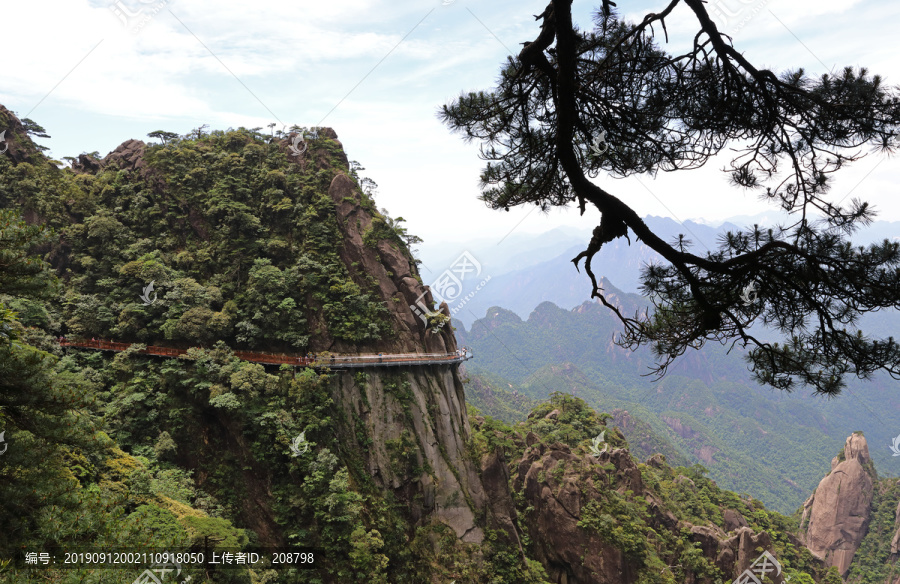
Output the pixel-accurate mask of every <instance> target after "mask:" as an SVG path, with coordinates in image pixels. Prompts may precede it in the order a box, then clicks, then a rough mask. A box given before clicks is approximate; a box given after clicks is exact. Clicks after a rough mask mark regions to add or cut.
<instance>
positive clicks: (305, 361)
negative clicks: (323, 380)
mask: <svg viewBox="0 0 900 584" xmlns="http://www.w3.org/2000/svg"><path fill="white" fill-rule="evenodd" d="M59 344H60V346H62V347H74V348H76V349H91V350H94V351H116V352H118V351H124V350H125V349H127V348H129V347H130V346H131V345H132V344H133V343H117V342H114V341H94V340H90V341H89V340H83V339H78V340H69V339H64V340H62V341H60V343H59ZM139 352H140V353H141V354H145V355H156V356H159V357H179V356H181V355H185V354H187V352H188V350H187V349H173V348H170V347H157V346H155V345H148V346H147V348H146V349H143V350H141V351H139ZM234 356H235V357H237V358H238V359H242V360H244V361H252V362H254V363H263V364H265V365H292V366H294V367H311V368H313V369H360V368H364V367H400V366H403V365H453V364H458V363H462V362H463V361H467V360H469V359H471V358H472V357H473V354H472V350H471V349H465V348H464V349H462V350H460V351H459V352H457V353H399V354H391V355H333V356H330V357H313V358H309V357H292V356H290V355H284V354H281V355H276V354H275V353H262V352H259V351H234Z"/></svg>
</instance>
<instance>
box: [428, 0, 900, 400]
mask: <svg viewBox="0 0 900 584" xmlns="http://www.w3.org/2000/svg"><path fill="white" fill-rule="evenodd" d="M571 5H572V0H554V1H552V2H550V4H548V6H547V8H546V10H545V11H544V12H543V13H542V14H540V15H538V16H536V19H537V20H540V21H542V25H541V30H540V33H539V34H538V36H537V38H536V39H535V40H534V41H533V42H527V43H524V45H525V46H524V48H523V49H522V51H521V52H520V53H519V55H518V56H517V58H516V59H512V58H510V59H509V60H508V62H507V63H506V65H505V66H504V67H503V69H502V72H501V77H500V81H499V86H498V87H497V88H496V89H495V90H493V91H491V92H483V91H482V92H472V93H468V94H464V95H461V96H460V97H459V98H458V99H457V100H455V101H454V102H453V103H451V104H450V105H446V106H444V107H443V108H442V110H441V112H440V117H441V119H442V120H443V121H444V123H446V124H447V125H448V126H449V127H450V128H451V129H452V130H454V131H458V132H461V133H463V134H464V135H465V138H466V139H467V140H472V139H478V140H481V141H483V145H482V148H481V156H482V158H483V159H485V160H487V161H488V164H487V166H486V168H485V169H484V171H483V173H482V176H481V181H482V188H483V189H484V190H483V196H482V198H483V200H484V201H485V202H487V203H488V204H489V205H490V206H491V207H493V208H495V209H499V208H505V209H507V210H508V209H509V207H511V206H514V205H522V204H528V203H532V204H537V205H539V206H541V208H542V209H543V210H547V209H549V208H550V207H551V206H566V205H568V204H570V203H574V202H577V203H578V205H579V207H580V210H581V212H582V214H584V213H585V211H586V208H587V205H588V203H590V204H591V205H592V206H594V207H595V208H596V209H597V210H598V211H600V214H601V218H600V221H599V225H598V226H597V227H596V228H595V230H594V233H593V237H592V238H591V240H590V242H589V243H588V245H587V249H586V250H585V251H583V252H582V253H580V254H579V255H578V256H577V257H576V258H574V259H573V262H574V263H575V265H576V268H577V267H578V265H579V262H580V261H581V260H582V259H584V260H585V270H586V271H587V273H588V275H589V276H590V278H591V281H592V282H593V290H592V296H593V297H596V298H598V299H599V300H600V302H602V303H603V304H604V305H606V306H608V307H609V308H610V309H612V310H613V311H615V313H616V315H617V316H618V317H619V319H620V320H621V321H622V323H623V324H624V329H625V332H624V334H623V335H622V336H621V337H620V338H619V340H618V342H619V343H620V344H622V345H624V346H627V347H631V348H636V347H638V346H640V345H644V344H650V345H651V346H652V347H653V349H654V351H655V353H656V354H657V356H658V357H659V362H658V365H657V368H656V372H657V373H658V374H659V375H662V374H664V373H665V371H666V369H667V367H668V365H669V364H670V363H671V362H672V361H673V360H674V359H675V358H677V357H678V356H680V355H682V354H683V353H684V352H685V351H686V350H687V349H688V348H700V347H701V346H703V344H704V343H705V342H706V341H710V340H715V341H719V342H721V343H728V344H730V345H731V346H734V345H735V344H737V343H740V344H742V345H743V346H744V347H750V351H749V352H748V354H747V356H748V359H749V361H750V364H751V369H752V371H753V372H754V374H755V376H756V378H757V379H758V380H759V381H760V382H762V383H767V384H770V385H772V386H774V387H776V388H781V389H791V388H793V387H795V385H796V383H797V381H799V382H800V383H803V384H807V385H809V386H811V387H813V388H814V389H815V390H816V391H817V392H820V393H825V394H832V395H833V394H837V393H839V392H840V390H841V388H842V387H843V386H844V377H845V376H846V375H847V374H853V375H856V376H858V377H860V378H863V379H866V378H869V377H870V376H871V375H872V374H873V373H875V372H877V371H879V370H883V371H886V372H888V373H889V374H890V375H891V376H892V377H894V378H895V379H900V346H898V344H897V343H896V342H895V341H894V339H893V338H888V339H886V340H885V339H875V338H870V337H868V336H866V335H864V334H863V332H861V331H859V330H858V325H857V323H858V319H859V317H860V316H861V315H862V314H865V313H869V312H875V311H878V310H882V309H887V308H896V307H898V306H900V286H898V283H900V269H898V266H900V244H897V243H892V242H889V241H887V240H885V241H884V242H883V243H880V244H875V245H871V246H869V247H868V248H857V249H854V248H853V247H852V244H851V242H850V237H851V235H852V234H853V233H854V232H855V231H856V230H857V229H858V228H859V227H861V226H864V225H866V224H868V223H869V222H871V220H872V217H873V216H874V211H873V209H872V208H871V207H870V206H869V205H868V204H867V203H865V202H862V201H859V200H855V199H853V200H851V202H850V203H849V204H847V205H844V206H842V205H841V204H840V201H838V202H835V201H834V200H833V198H832V197H830V196H829V189H830V187H831V183H832V180H833V179H832V177H833V174H834V173H835V172H836V171H837V170H839V169H840V168H841V167H842V166H844V165H845V164H847V163H848V162H853V161H855V160H857V159H859V158H860V157H861V156H863V155H864V154H862V150H863V149H864V148H869V149H871V150H873V151H879V150H880V151H885V152H891V151H892V150H893V148H894V146H895V144H896V139H897V138H896V133H897V125H898V121H900V101H898V95H900V94H898V92H897V90H896V89H894V88H888V87H886V86H885V85H884V84H883V82H882V79H881V77H879V76H877V75H870V74H869V72H868V71H867V70H866V69H859V70H853V69H852V68H849V67H848V68H846V69H845V70H843V71H842V72H841V73H840V74H838V75H832V74H825V75H822V76H821V77H819V78H812V77H810V76H808V75H806V74H805V73H804V71H803V70H802V69H798V70H794V71H785V72H782V73H780V74H776V73H775V72H772V71H769V70H766V69H760V68H757V67H755V66H754V65H753V64H752V63H750V62H749V61H747V59H745V58H744V56H743V55H742V54H741V53H740V52H739V51H738V50H737V49H736V48H735V47H734V46H733V43H732V39H731V38H730V37H729V36H728V35H726V34H724V33H723V32H721V31H720V30H719V29H718V28H717V26H716V24H715V23H714V22H713V20H712V19H711V18H710V16H709V13H708V12H707V7H706V5H705V4H704V2H703V1H702V0H671V1H670V2H669V3H668V5H666V6H665V8H664V9H663V10H662V11H661V12H658V13H650V14H647V15H646V16H645V17H644V19H643V20H642V21H641V22H640V23H638V24H632V23H626V22H624V21H622V20H620V19H619V18H618V17H617V15H616V13H615V10H614V9H613V6H615V3H613V2H609V1H608V0H606V1H604V3H603V6H602V8H601V10H600V11H599V12H598V13H597V14H596V16H595V25H596V26H595V29H594V30H593V31H592V32H587V31H580V30H578V29H577V28H576V26H575V25H574V24H573V22H572V14H571ZM676 10H685V11H690V12H692V13H693V15H694V16H695V17H696V20H697V24H698V29H697V33H696V36H695V37H694V39H693V45H692V49H691V50H689V51H687V52H686V53H685V54H680V55H670V54H668V53H667V52H666V51H665V50H663V49H662V48H660V47H659V46H658V44H657V43H656V39H655V35H656V34H657V33H658V32H660V31H661V32H662V33H663V34H664V36H665V39H666V41H668V31H667V30H666V23H665V21H666V19H667V18H669V17H670V16H671V15H672V14H673V12H674V11H676ZM656 26H658V27H659V29H657V28H655V27H656ZM598 138H602V139H603V140H604V141H605V142H606V143H607V145H616V146H611V147H609V148H608V149H606V150H605V151H601V150H600V149H599V148H597V147H596V146H597V145H598V142H597V139H598ZM592 146H593V148H592ZM726 148H730V149H734V150H735V151H736V152H737V155H736V156H735V157H734V158H733V159H732V160H731V162H730V164H729V167H728V168H726V169H725V170H726V172H729V173H730V178H731V182H732V183H733V185H734V186H737V187H744V188H749V189H760V190H762V189H765V192H764V194H763V197H764V198H767V199H768V200H769V201H771V202H772V203H774V204H778V205H780V207H781V208H782V209H784V210H785V211H787V212H788V213H789V215H790V217H791V218H792V219H791V221H789V223H790V224H788V225H779V226H777V227H776V228H773V229H767V230H762V229H759V228H757V227H754V228H753V229H750V230H747V231H740V232H737V233H729V234H728V235H727V236H726V237H725V238H724V239H723V241H721V242H720V245H719V247H718V249H717V250H715V251H712V252H709V253H707V254H705V255H698V254H695V253H693V252H692V251H691V250H690V246H689V242H687V241H686V240H684V239H681V240H679V241H676V242H672V243H668V242H666V241H663V240H662V239H661V238H660V237H659V236H657V235H656V234H655V233H654V232H653V231H652V230H650V229H649V228H648V227H647V225H646V224H645V223H644V222H643V221H642V220H641V218H640V217H639V216H638V214H637V213H636V212H635V211H634V210H633V209H632V208H631V207H630V206H629V204H628V202H627V201H626V200H624V199H623V198H622V197H619V196H616V194H615V193H614V192H613V191H612V189H610V188H608V186H607V185H605V184H603V182H600V181H598V182H597V183H595V182H592V181H591V180H590V179H591V178H595V177H597V176H598V174H599V173H600V172H601V171H603V172H605V173H608V174H609V175H610V176H613V177H625V176H629V175H634V174H641V173H648V174H650V175H651V176H655V175H656V173H658V172H659V171H660V170H662V171H675V170H687V169H695V168H699V167H701V166H703V165H704V164H706V163H707V162H708V161H709V160H710V159H711V158H713V157H714V156H716V155H718V154H719V153H721V152H722V151H723V150H724V149H726ZM598 154H601V155H598ZM691 196H696V193H691ZM701 196H702V194H701ZM629 230H631V232H632V233H633V234H634V235H636V236H637V238H638V239H640V240H641V241H643V242H644V243H645V244H646V245H647V246H649V247H650V248H651V249H653V250H654V251H656V252H657V253H659V254H660V255H661V256H662V257H663V258H664V260H666V262H667V263H665V264H662V265H651V266H647V267H646V268H645V269H644V272H643V274H642V284H643V285H642V289H643V292H645V293H646V294H647V295H648V296H649V297H650V299H651V300H652V302H653V304H654V306H655V310H654V311H653V312H652V313H651V312H645V313H643V314H636V315H635V316H634V317H629V316H627V315H624V314H622V313H621V312H620V311H619V309H618V308H617V307H616V306H614V305H613V304H612V303H610V302H608V301H607V299H606V298H604V296H603V294H602V290H601V289H600V287H599V286H598V284H597V279H596V278H595V276H594V272H593V270H592V266H591V259H592V258H593V257H594V255H595V254H596V253H597V252H598V251H599V250H600V248H601V247H602V246H603V245H604V244H605V243H608V242H610V241H612V240H614V239H616V238H619V237H626V238H628V237H629V235H628V231H629ZM629 242H630V238H629ZM749 290H754V291H755V292H756V293H757V294H758V295H757V297H756V299H754V298H753V297H752V295H748V294H747V292H746V291H749ZM742 294H744V298H743V299H742ZM748 299H749V300H751V301H749V302H748V301H747V300H748ZM754 300H755V301H754ZM753 324H762V325H765V326H766V327H771V328H775V329H777V330H779V331H781V332H782V333H783V334H785V335H786V336H787V339H786V340H785V342H783V343H773V342H769V341H767V340H765V339H763V338H760V336H759V334H758V333H754V332H753V331H751V330H750V329H751V326H752V325H753Z"/></svg>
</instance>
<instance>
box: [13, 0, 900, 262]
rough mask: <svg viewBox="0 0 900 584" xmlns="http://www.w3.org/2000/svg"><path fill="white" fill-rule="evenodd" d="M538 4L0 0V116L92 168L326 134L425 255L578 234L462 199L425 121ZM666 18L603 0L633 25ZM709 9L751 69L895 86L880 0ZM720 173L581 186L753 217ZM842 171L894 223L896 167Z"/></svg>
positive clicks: (505, 0) (476, 166)
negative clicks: (187, 147)
mask: <svg viewBox="0 0 900 584" xmlns="http://www.w3.org/2000/svg"><path fill="white" fill-rule="evenodd" d="M546 3H547V2H546V0H526V1H523V0H490V1H487V0H449V1H448V0H391V1H386V0H384V1H382V0H331V1H329V2H320V1H318V0H315V1H307V0H301V1H294V2H285V1H284V0H255V1H254V2H246V1H243V0H240V1H239V0H216V1H212V0H190V1H188V0H170V1H168V2H167V1H166V0H117V1H115V2H110V1H109V0H101V1H96V0H90V1H88V0H46V1H45V0H28V1H18V2H16V1H12V0H5V1H4V2H3V14H4V17H5V18H4V20H5V22H7V23H8V24H9V26H6V27H5V30H4V38H5V42H4V45H5V47H6V50H5V51H4V59H3V61H4V64H3V67H2V69H0V103H3V104H4V105H6V106H7V107H8V108H10V109H11V110H13V111H15V112H17V114H18V115H19V116H20V117H30V118H32V119H33V120H35V121H36V122H38V123H39V124H41V125H43V126H44V127H45V128H46V129H47V131H48V133H49V134H50V135H51V136H52V139H48V140H40V141H39V142H40V143H42V144H44V145H46V146H48V147H50V154H51V155H52V156H54V157H56V158H61V157H63V156H74V155H77V154H79V153H81V152H90V151H93V150H97V151H99V152H100V153H101V155H105V154H106V153H107V152H109V151H110V150H112V149H113V148H115V147H116V146H117V145H118V144H120V143H121V142H123V141H124V140H126V139H129V138H138V139H143V140H146V141H149V139H148V138H147V137H146V134H147V133H148V132H151V131H153V130H159V129H162V130H167V131H173V132H177V133H179V134H184V133H187V132H189V131H190V130H191V129H193V128H196V127H198V126H200V125H201V124H209V125H210V126H211V127H212V128H214V129H226V128H228V127H234V128H237V127H239V126H246V127H256V126H262V127H264V128H265V126H266V125H267V124H269V123H271V122H276V123H278V124H279V127H281V125H282V124H285V125H287V126H290V125H292V124H298V125H301V126H316V125H319V126H330V127H333V128H334V129H335V131H336V132H337V134H338V136H339V139H340V140H341V142H343V144H344V148H345V150H346V152H347V155H348V157H349V158H350V159H351V160H357V161H359V162H360V163H361V164H362V165H363V166H364V167H365V168H366V170H365V171H364V172H363V173H362V174H363V175H366V176H369V177H371V178H372V179H373V180H375V181H376V182H377V183H378V184H379V187H380V188H379V193H378V195H377V197H376V201H377V203H378V204H379V206H381V207H385V208H387V209H388V211H389V212H390V213H391V215H393V216H395V217H396V216H403V217H404V218H406V220H407V226H408V228H409V230H410V232H411V233H414V234H417V235H419V236H421V237H423V238H424V239H425V240H426V243H428V242H431V243H432V244H433V243H434V242H436V241H440V240H444V239H453V240H460V239H465V238H467V237H491V236H496V237H497V238H498V240H499V239H500V238H502V237H503V236H504V235H505V234H507V233H509V232H510V231H511V230H517V231H520V232H539V231H546V230H549V229H551V228H553V227H556V226H559V225H574V226H578V227H589V226H592V225H595V224H596V221H597V219H598V214H597V213H596V212H593V213H590V212H589V214H588V215H586V216H585V217H583V218H582V217H579V216H578V214H577V212H576V211H575V210H570V211H568V212H564V211H556V212H553V213H551V214H550V215H549V216H543V215H541V214H540V212H537V211H534V209H535V208H534V207H526V208H519V209H513V210H511V211H510V212H509V213H506V212H503V211H491V210H490V209H488V208H487V207H485V206H484V204H483V203H481V202H479V201H478V200H477V196H478V194H479V191H478V176H479V171H480V169H481V167H482V165H483V162H482V161H481V160H480V159H479V158H478V156H477V144H475V143H472V144H469V145H467V144H465V143H464V142H463V141H462V140H461V139H460V138H459V137H458V136H456V135H453V134H451V133H450V132H449V131H448V130H447V129H446V127H444V126H443V125H441V124H440V123H439V121H438V119H437V117H436V111H437V109H438V107H439V106H440V105H441V104H443V103H446V102H448V101H449V100H451V99H453V98H454V97H455V96H456V95H458V94H459V93H460V92H461V91H469V90H478V89H490V88H492V87H494V82H495V79H496V77H497V75H498V72H499V68H500V66H501V64H502V63H503V61H504V59H505V58H506V56H507V55H508V54H516V53H518V51H519V50H520V48H521V43H523V42H525V41H530V40H534V38H535V37H536V35H537V33H538V30H539V28H538V23H536V22H535V20H534V18H533V15H535V14H539V13H540V12H541V11H542V10H543V9H544V7H545V6H546ZM596 4H599V2H596V3H594V2H581V1H580V0H575V2H574V6H573V10H574V16H575V21H576V23H577V24H579V25H580V26H581V27H582V28H588V27H590V26H592V24H591V22H592V21H591V13H592V10H593V7H594V6H595V5H596ZM665 5H666V2H665V1H663V0H652V1H651V0H640V1H637V0H618V6H619V8H620V9H621V10H622V13H623V14H625V15H627V16H629V17H631V18H632V19H633V20H636V19H639V18H641V17H642V16H643V14H644V13H646V12H648V11H653V10H660V9H661V8H662V7H664V6H665ZM709 5H710V7H712V8H715V9H716V10H718V11H719V13H720V14H721V15H723V16H724V15H727V14H731V16H728V17H727V22H723V23H722V24H725V25H726V26H725V30H726V31H730V32H732V33H733V36H734V39H735V41H734V42H735V46H736V47H737V48H738V50H739V51H741V52H743V53H745V55H746V56H747V57H748V58H749V59H750V60H751V62H753V63H755V64H757V65H758V66H761V67H768V68H772V69H775V70H776V71H778V70H781V69H783V68H794V67H804V68H805V69H806V70H807V71H808V72H809V73H810V74H814V75H817V76H818V75H821V74H822V73H825V72H827V71H829V70H832V71H839V70H840V69H841V68H842V67H844V66H846V65H852V66H859V65H864V66H867V67H869V68H870V69H871V70H872V71H873V72H877V73H880V74H882V75H883V76H884V77H885V78H886V80H887V82H888V83H889V84H891V85H897V84H898V82H900V60H897V58H896V54H897V50H898V41H897V40H896V39H897V37H896V23H897V22H898V21H900V3H897V2H896V1H893V2H891V1H888V0H867V1H860V0H857V1H853V0H769V1H768V2H766V0H710V2H709ZM117 12H118V15H117ZM138 13H140V16H129V15H135V14H138ZM141 19H143V20H145V21H146V22H144V23H143V24H141ZM692 19H693V16H692V14H691V13H689V11H688V9H687V8H686V7H683V6H682V7H680V8H678V9H677V11H676V13H675V14H674V15H673V16H672V18H670V19H669V21H668V22H667V24H668V30H669V34H670V39H671V41H672V43H671V44H670V45H669V46H668V48H669V50H671V51H675V50H678V49H679V48H683V47H684V46H685V45H684V43H686V42H689V41H690V39H691V38H692V36H693V33H694V31H695V25H694V23H693V20H692ZM125 21H127V22H128V25H129V26H130V27H131V29H132V30H131V31H129V30H127V29H126V27H125V24H124V22H125ZM13 23H15V25H13ZM135 31H136V32H135ZM657 32H659V29H657ZM660 40H661V41H662V39H661V38H660ZM722 164H723V162H719V163H717V164H710V165H708V167H707V168H704V169H701V170H699V171H691V172H679V173H675V174H670V175H665V176H659V177H657V178H656V179H652V178H650V177H647V176H645V177H640V178H637V179H635V178H631V179H627V180H617V179H612V178H610V177H607V176H603V175H601V176H600V177H598V179H597V180H598V181H600V182H601V183H602V184H603V185H604V187H605V188H607V189H608V190H610V191H611V192H612V193H614V194H616V195H618V196H621V197H622V198H624V199H625V200H626V201H627V202H629V203H630V204H631V205H632V206H633V207H635V208H636V210H637V211H638V212H639V213H640V214H641V215H646V214H652V215H665V216H671V217H674V218H676V219H678V220H685V219H689V218H692V219H704V220H706V221H715V220H717V219H723V218H725V217H729V216H733V215H738V214H753V213H756V212H759V211H763V210H766V209H767V207H766V206H764V205H763V204H762V203H760V202H759V201H758V200H757V195H756V194H755V193H753V192H745V191H741V190H739V189H734V188H732V187H729V186H728V185H727V182H726V180H725V175H723V174H722V173H721V172H719V171H718V170H717V169H718V168H721V167H722ZM842 172H843V177H842V178H839V180H838V181H837V182H836V184H835V187H834V190H833V196H834V200H835V201H838V200H841V199H842V198H844V197H845V196H847V195H848V194H850V193H851V192H852V196H854V197H856V196H859V197H862V198H864V199H867V200H869V201H870V202H872V203H874V204H875V205H876V207H877V208H878V209H880V210H881V214H880V218H881V219H887V220H900V202H898V201H897V199H896V197H893V196H892V195H893V190H894V189H895V188H896V185H897V184H898V183H900V180H898V179H900V165H898V162H897V160H896V159H888V158H885V157H884V156H881V155H870V156H869V157H867V158H865V159H863V160H861V161H860V162H858V163H856V164H855V165H853V166H851V167H849V168H846V169H845V170H843V171H842Z"/></svg>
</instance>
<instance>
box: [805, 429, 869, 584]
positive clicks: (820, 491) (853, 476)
mask: <svg viewBox="0 0 900 584" xmlns="http://www.w3.org/2000/svg"><path fill="white" fill-rule="evenodd" d="M875 478H876V477H875V476H874V469H873V467H872V460H871V458H869V446H868V444H867V443H866V439H865V437H864V436H863V435H862V434H861V433H857V434H853V435H851V436H850V437H849V438H847V442H846V443H845V444H844V450H843V452H842V453H841V454H839V455H838V456H836V457H834V459H833V460H832V461H831V472H829V473H828V474H827V475H826V476H825V478H823V479H822V481H821V482H820V483H819V486H818V487H817V488H816V490H815V492H814V493H813V494H812V495H811V496H810V497H809V499H807V501H806V503H804V505H803V514H802V518H801V521H800V525H801V533H800V536H801V540H802V541H803V543H804V544H805V545H806V547H807V548H809V550H810V551H811V552H812V553H813V554H814V555H815V556H817V557H819V558H821V559H822V560H824V561H825V563H826V564H827V565H829V566H835V567H836V568H837V569H838V571H839V572H840V573H841V575H842V576H845V575H846V574H847V571H848V570H849V568H850V562H851V561H852V560H853V555H854V554H855V553H856V550H857V549H858V548H859V544H860V542H861V541H862V539H863V537H864V536H865V534H866V530H867V528H868V524H869V517H870V513H871V503H872V496H873V492H874V490H873V485H874V482H875Z"/></svg>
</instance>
